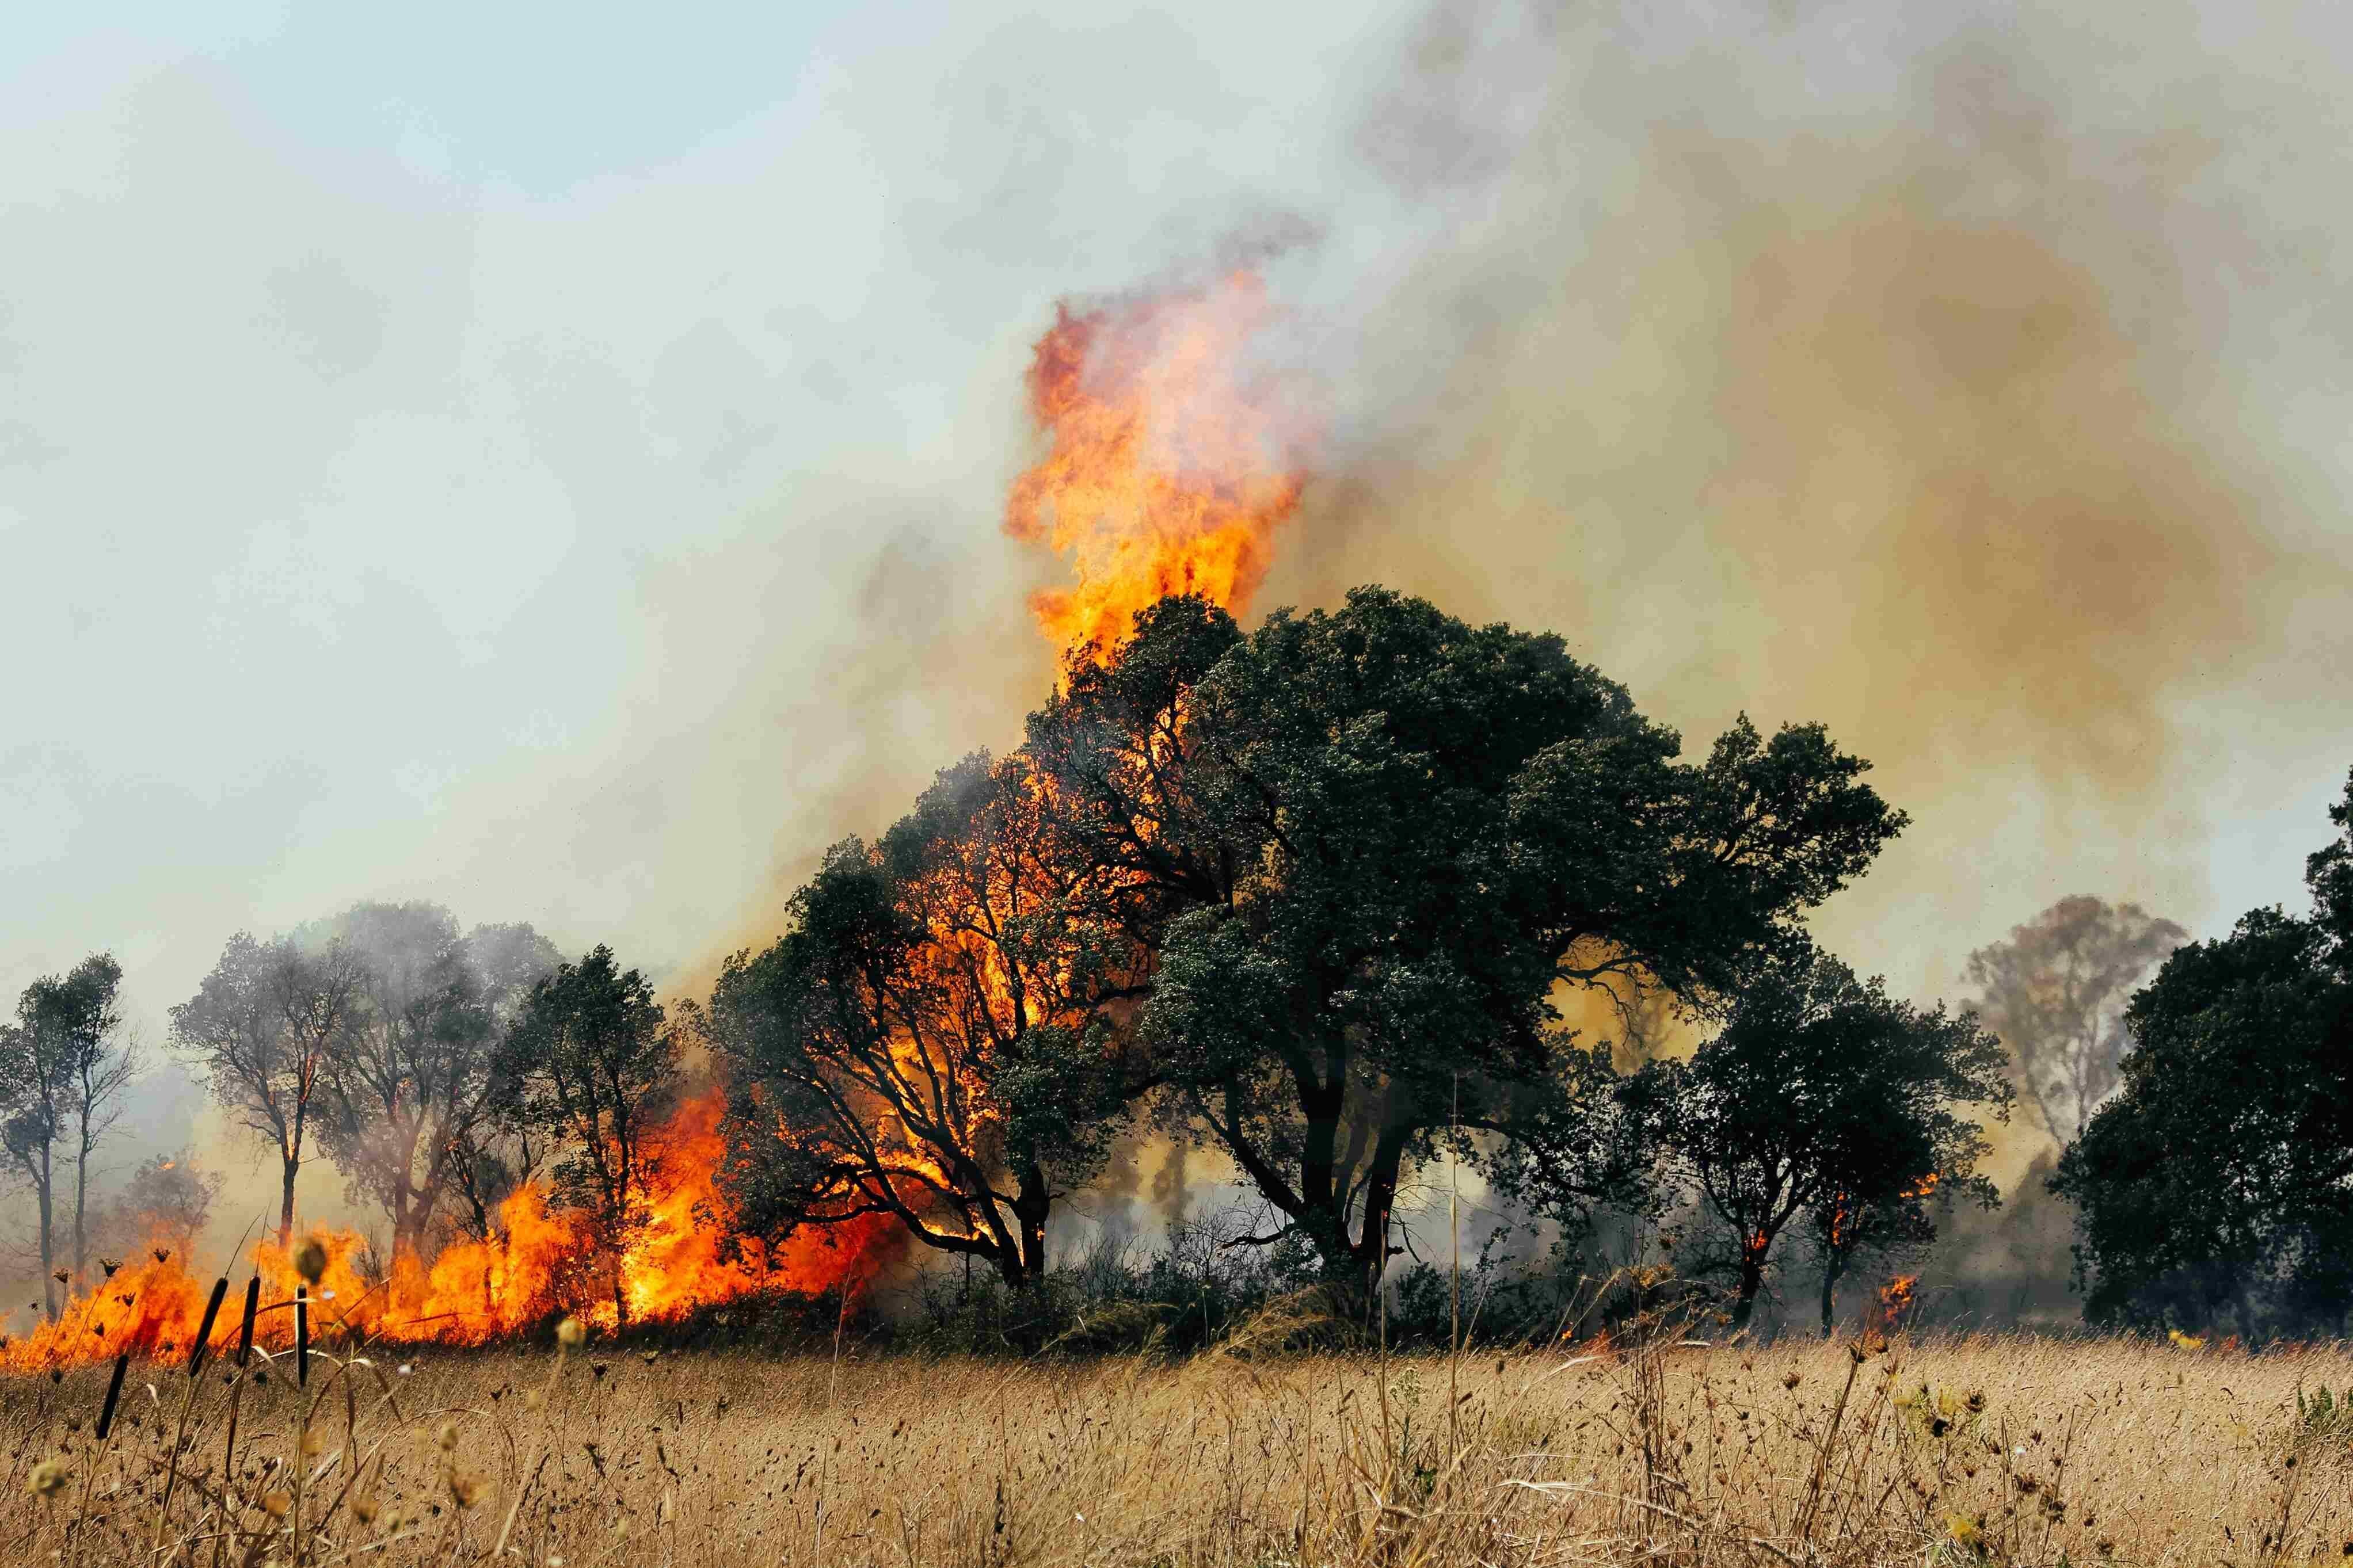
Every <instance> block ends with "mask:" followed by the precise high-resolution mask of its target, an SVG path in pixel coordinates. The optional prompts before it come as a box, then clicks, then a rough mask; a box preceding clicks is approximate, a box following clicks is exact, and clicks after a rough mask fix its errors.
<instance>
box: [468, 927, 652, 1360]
mask: <svg viewBox="0 0 2353 1568" xmlns="http://www.w3.org/2000/svg"><path fill="white" fill-rule="evenodd" d="M681 1013H682V1014H683V1015H684V1016H681V1017H680V1018H677V1019H673V1018H671V1017H670V1016H667V1015H666V1014H665V1013H664V1011H663V1009H662V1008H661V1006H660V1005H658V1004H657V1003H656V1002H655V1001H654V992H653V987H652V986H651V985H650V984H648V983H647V982H646V980H645V978H644V976H642V975H640V974H639V973H638V972H637V971H636V970H634V969H630V970H624V969H622V968H621V967H620V965H619V962H618V961H617V959H615V958H614V956H613V950H612V949H611V948H609V947H607V946H604V945H602V944H599V945H598V946H597V947H596V949H595V950H594V951H592V952H589V953H588V955H587V956H586V957H585V958H583V959H582V960H581V961H580V962H579V963H577V964H571V963H565V964H562V965H559V966H558V967H557V969H556V971H555V973H553V974H550V975H548V976H546V977H545V978H543V979H542V980H541V981H540V982H539V983H538V984H535V985H533V987H532V988H531V994H530V998H529V1000H528V1001H527V1002H526V1003H525V1004H524V1005H523V1006H522V1010H521V1012H520V1013H519V1015H518V1016H516V1018H515V1021H514V1024H513V1026H512V1027H511V1028H509V1029H508V1031H507V1034H506V1037H505V1039H504V1040H503V1041H502V1042H501V1045H500V1047H499V1051H498V1056H497V1058H496V1062H495V1066H494V1074H495V1076H494V1082H495V1084H496V1086H497V1087H496V1089H495V1093H496V1094H497V1096H498V1100H499V1107H500V1110H501V1114H502V1115H503V1116H504V1117H505V1118H506V1119H507V1120H508V1121H510V1123H511V1124H512V1125H514V1126H516V1127H519V1128H521V1129H524V1130H527V1131H533V1132H536V1133H537V1134H539V1135H540V1136H542V1137H543V1138H544V1139H546V1140H547V1141H548V1142H550V1144H551V1145H552V1146H554V1149H555V1150H556V1152H555V1154H554V1164H553V1168H552V1174H553V1177H554V1188H555V1195H556V1199H557V1201H558V1202H559V1203H560V1204H562V1205H564V1206H565V1207H568V1208H572V1209H575V1210H578V1211H580V1212H581V1213H583V1214H585V1215H586V1216H587V1218H588V1222H589V1225H590V1226H591V1228H592V1229H593V1231H594V1233H595V1235H596V1240H597V1242H598V1244H599V1245H600V1246H601V1247H602V1248H603V1250H604V1252H605V1255H606V1258H607V1263H608V1265H609V1267H610V1269H611V1279H612V1291H613V1310H614V1312H615V1314H616V1318H617V1321H618V1323H619V1325H620V1326H622V1327H624V1328H626V1327H627V1326H628V1318H629V1304H628V1295H627V1293H626V1290H625V1284H626V1281H625V1280H624V1279H623V1276H622V1270H621V1267H620V1264H621V1259H622V1258H623V1257H624V1256H625V1255H626V1254H627V1252H628V1247H629V1244H630V1242H631V1241H632V1240H633V1239H634V1237H636V1235H637V1233H638V1230H639V1229H640V1228H641V1227H642V1226H643V1224H644V1222H645V1218H646V1215H647V1212H648V1210H649V1206H650V1205H651V1203H652V1201H653V1200H654V1199H655V1198H656V1197H657V1196H659V1194H660V1193H661V1190H662V1188H661V1175H662V1172H661V1156H660V1151H659V1147H658V1142H657V1136H656V1135H657V1133H658V1131H659V1128H660V1126H661V1124H662V1119H663V1115H664V1113H665V1112H666V1111H667V1110H669V1108H670V1104H671V1102H672V1100H673V1099H674V1098H675V1095H676V1090H677V1074H678V1064H679V1056H680V1052H681V1047H682V1046H683V1044H684V1043H685V1040H686V1039H687V1037H688V1036H689V1035H690V1034H691V1033H692V1032H693V1029H694V1027H695V1025H696V1022H697V1015H696V1014H695V1012H694V1010H693V1009H692V1008H691V1006H688V1007H685V1008H682V1009H681Z"/></svg>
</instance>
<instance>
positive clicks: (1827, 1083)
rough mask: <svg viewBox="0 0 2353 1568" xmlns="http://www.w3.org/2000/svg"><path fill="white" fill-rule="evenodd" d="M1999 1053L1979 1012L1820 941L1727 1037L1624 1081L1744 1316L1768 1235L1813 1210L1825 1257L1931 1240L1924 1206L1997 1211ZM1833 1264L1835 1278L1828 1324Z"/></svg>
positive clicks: (2003, 1105)
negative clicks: (1900, 986)
mask: <svg viewBox="0 0 2353 1568" xmlns="http://www.w3.org/2000/svg"><path fill="white" fill-rule="evenodd" d="M2003 1067H2004V1058H2003V1055H2002V1051H2001V1047H2000V1042H1999V1041H1997V1040H1996V1039H1995V1038H1994V1037H1992V1036H1991V1035H1989V1034H1988V1033H1987V1032H1986V1031H1984V1030H1983V1029H1980V1028H1979V1027H1978V1025H1977V1020H1976V1018H1975V1017H1974V1016H1971V1015H1969V1014H1966V1013H1964V1014H1961V1015H1959V1016H1950V1015H1947V1013H1946V1012H1945V1010H1944V1008H1943V1007H1942V1005H1938V1006H1936V1007H1935V1008H1930V1009H1926V1010H1923V1009H1921V1008H1917V1007H1914V1006H1912V1005H1909V1004H1906V1003H1904V1002H1900V1001H1898V1000H1896V999H1895V998H1894V997H1891V996H1889V995H1888V994H1887V993H1886V989H1885V987H1884V985H1883V983H1882V982H1880V981H1879V980H1877V979H1875V978H1874V979H1872V980H1869V981H1864V980H1861V979H1858V978H1857V977H1856V976H1855V974H1854V973H1853V972H1852V970H1850V969H1848V968H1847V966H1846V965H1845V964H1843V963H1840V962H1839V961H1838V960H1836V959H1835V958H1832V957H1830V956H1829V955H1827V954H1825V953H1821V952H1817V951H1816V950H1815V949H1814V948H1813V947H1812V946H1811V945H1810V943H1805V942H1793V943H1791V944H1789V945H1788V946H1787V947H1786V948H1785V949H1784V950H1783V951H1781V952H1778V953H1776V954H1774V955H1773V956H1772V957H1770V958H1769V959H1767V960H1766V961H1765V962H1763V963H1759V964H1758V965H1757V967H1756V968H1755V969H1754V970H1753V971H1752V972H1751V973H1750V975H1749V976H1748V980H1747V984H1746V986H1745V987H1744V989H1743V990H1742V992H1741V994H1740V998H1739V1000H1738V1002H1737V1003H1736V1005H1735V1006H1734V1008H1733V1010H1732V1014H1731V1016H1730V1018H1729V1020H1728V1021H1727V1022H1726V1024H1725V1027H1724V1029H1723V1031H1722V1032H1721V1033H1719V1034H1718V1035H1717V1036H1716V1037H1715V1038H1713V1039H1712V1040H1710V1041H1708V1042H1707V1043H1706V1044H1704V1045H1703V1046H1701V1047H1700V1048H1699V1049H1698V1051H1697V1052H1696V1053H1695V1054H1694V1056H1693V1058H1691V1060H1690V1061H1688V1062H1672V1061H1670V1062H1657V1063H1653V1064H1651V1066H1650V1067H1648V1068H1645V1069H1644V1070H1643V1071H1642V1073H1641V1075H1640V1076H1638V1077H1637V1078H1635V1079H1632V1080H1630V1082H1629V1084H1628V1085H1627V1087H1626V1090H1625V1100H1626V1102H1627V1104H1628V1105H1629V1107H1630V1109H1631V1110H1632V1113H1633V1115H1634V1118H1635V1120H1636V1121H1637V1122H1638V1124H1639V1125H1640V1126H1641V1129H1642V1137H1643V1140H1644V1142H1646V1143H1647V1144H1649V1145H1650V1146H1651V1147H1653V1148H1655V1149H1656V1150H1658V1151H1659V1153H1660V1156H1661V1158H1662V1163H1663V1164H1664V1166H1665V1168H1666V1170H1667V1172H1668V1173H1669V1174H1670V1175H1671V1176H1672V1178H1674V1179H1676V1180H1679V1181H1681V1182H1683V1183H1685V1184H1688V1185H1690V1186H1691V1187H1693V1188H1694V1189H1695V1190H1696V1191H1697V1192H1698V1194H1700V1198H1701V1201H1702V1204H1703V1205H1704V1213H1706V1214H1707V1215H1710V1216H1712V1217H1713V1219H1714V1220H1715V1222H1716V1223H1717V1224H1718V1225H1719V1226H1721V1227H1722V1228H1723V1230H1724V1232H1725V1243H1726V1245H1725V1252H1726V1254H1727V1255H1728V1257H1729V1258H1730V1260H1731V1261H1730V1265H1729V1267H1730V1268H1731V1270H1732V1271H1733V1273H1734V1277H1735V1290H1736V1301H1737V1303H1738V1305H1737V1308H1736V1311H1737V1315H1738V1320H1739V1321H1743V1322H1745V1321H1746V1320H1747V1316H1748V1313H1749V1310H1750V1309H1751V1308H1752V1306H1753V1304H1754V1302H1755V1300H1756V1298H1757V1292H1758V1291H1759V1289H1761V1288H1762V1286H1763V1283H1764V1279H1765V1272H1766V1268H1767V1265H1768V1263H1769V1262H1770V1260H1771V1256H1772V1251H1773V1248H1774V1247H1775V1245H1776V1243H1777V1242H1778V1240H1779V1238H1780V1237H1781V1236H1782V1234H1783V1232H1784V1231H1785V1230H1786V1229H1787V1228H1788V1226H1789V1225H1790V1224H1791V1223H1792V1222H1793V1221H1795V1220H1797V1219H1799V1217H1800V1216H1810V1218H1811V1220H1812V1221H1813V1224H1814V1226H1815V1229H1816V1231H1817V1233H1818V1234H1817V1239H1818V1242H1819V1243H1820V1245H1821V1247H1823V1248H1824V1249H1825V1254H1826V1268H1829V1269H1831V1270H1842V1269H1843V1268H1844V1267H1845V1266H1846V1263H1847V1261H1848V1259H1849V1258H1852V1256H1853V1255H1854V1254H1855V1253H1856V1252H1857V1251H1859V1250H1862V1249H1864V1248H1868V1247H1878V1248H1886V1247H1895V1246H1904V1245H1915V1244H1918V1243H1921V1242H1925V1241H1926V1240H1927V1239H1930V1238H1933V1237H1934V1236H1935V1235H1936V1226H1935V1221H1934V1218H1933V1215H1932V1205H1936V1204H1938V1203H1940V1202H1949V1201H1950V1200H1951V1199H1952V1198H1953V1197H1955V1196H1957V1195H1966V1196H1968V1197H1971V1198H1974V1199H1975V1200H1976V1201H1978V1202H1980V1203H1985V1204H1989V1205H1990V1204H1991V1203H1993V1202H1995V1201H1996V1199H1995V1194H1994V1192H1993V1189H1992V1186H1991V1184H1990V1183H1989V1182H1988V1181H1986V1180H1985V1178H1984V1177H1982V1176H1981V1175H1979V1174H1978V1170H1977V1163H1978V1161H1979V1160H1980V1159H1982V1158H1983V1157H1984V1156H1985V1154H1986V1153H1987V1152H1989V1144H1988V1143H1987V1142H1986V1140H1985V1137H1984V1135H1983V1133H1981V1132H1980V1131H1978V1124H1977V1122H1976V1121H1975V1120H1973V1118H1972V1116H1971V1115H1970V1114H1969V1112H1972V1111H1980V1110H1982V1111H1990V1112H1991V1114H1992V1115H1993V1116H1994V1117H1996V1118H1997V1119H2000V1118H2006V1117H2007V1116H2008V1114H2009V1109H2010V1099H2011V1093H2012V1091H2011V1089H2010V1082H2009V1079H2007V1077H2006V1076H2005V1074H2004V1072H2003ZM1835 1279H1836V1275H1835V1273H1834V1272H1833V1273H1831V1274H1830V1275H1829V1276H1828V1277H1827V1278H1826V1280H1825V1284H1824V1288H1823V1293H1824V1309H1823V1310H1824V1317H1825V1323H1824V1328H1825V1331H1827V1329H1828V1328H1829V1321H1828V1319H1829V1316H1830V1305H1831V1303H1830V1292H1831V1289H1832V1287H1833V1286H1834V1284H1835Z"/></svg>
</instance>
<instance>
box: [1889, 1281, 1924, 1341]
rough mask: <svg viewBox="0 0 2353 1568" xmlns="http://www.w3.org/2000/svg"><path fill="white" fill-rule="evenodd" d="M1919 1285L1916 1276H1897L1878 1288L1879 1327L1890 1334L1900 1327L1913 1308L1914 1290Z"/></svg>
mask: <svg viewBox="0 0 2353 1568" xmlns="http://www.w3.org/2000/svg"><path fill="white" fill-rule="evenodd" d="M1919 1283H1920V1277H1919V1276H1918V1275H1917V1274H1898V1275H1897V1276H1896V1277H1895V1278H1894V1279H1890V1280H1889V1281H1888V1282H1887V1283H1886V1284H1884V1285H1883V1286H1881V1287H1880V1288H1879V1321H1880V1326H1881V1327H1882V1328H1883V1329H1886V1330H1888V1331H1891V1332H1892V1331H1894V1330H1895V1329H1897V1328H1899V1327H1901V1326H1902V1325H1903V1322H1904V1319H1905V1315H1906V1314H1908V1313H1909V1312H1910V1311H1911V1310H1912V1308H1913V1306H1914V1305H1915V1300H1914V1295H1913V1292H1914V1289H1915V1287H1917V1286H1918V1285H1919Z"/></svg>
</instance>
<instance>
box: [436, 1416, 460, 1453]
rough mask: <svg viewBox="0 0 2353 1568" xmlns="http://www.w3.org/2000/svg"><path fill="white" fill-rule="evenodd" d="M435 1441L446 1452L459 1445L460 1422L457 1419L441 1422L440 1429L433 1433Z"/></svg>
mask: <svg viewBox="0 0 2353 1568" xmlns="http://www.w3.org/2000/svg"><path fill="white" fill-rule="evenodd" d="M433 1441H434V1443H435V1445H436V1446H437V1447H439V1448H440V1450H441V1451H442V1452H443V1453H445V1454H446V1453H448V1451H449V1450H450V1449H452V1448H454V1447H457V1446H458V1424H457V1423H456V1422H455V1421H444V1422H443V1423H441V1426H440V1427H439V1429H438V1430H437V1431H436V1432H435V1433H434V1434H433Z"/></svg>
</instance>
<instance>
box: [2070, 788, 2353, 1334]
mask: <svg viewBox="0 0 2353 1568" xmlns="http://www.w3.org/2000/svg"><path fill="white" fill-rule="evenodd" d="M2329 815H2330V817H2331V819H2332V820H2333V821H2334V822H2335V823H2336V825H2337V828H2338V829H2339V835H2338V837H2337V840H2336V841H2335V842H2333V843H2331V844H2329V845H2328V846H2327V847H2324V848H2323V849H2321V850H2320V851H2318V852H2317V853H2316V854H2315V855H2313V856H2312V857H2311V858H2310V860H2309V861H2308V862H2307V863H2306V886H2307V888H2308V889H2309V891H2310V894H2311V900H2312V905H2311V912H2310V913H2309V914H2307V915H2305V916H2301V917H2299V916H2294V915H2289V914H2286V913H2284V911H2282V910H2278V909H2263V910H2251V911H2249V912H2248V913H2247V914H2246V915H2244V916H2242V918H2241V919H2240V921H2239V922H2238V924H2237V925H2236V927H2234V928H2233V929H2232V931H2231V934H2230V935H2228V936H2226V937H2222V938H2221V939H2219V940H2216V941H2213V942H2193V943H2190V944H2189V945H2188V946H2185V947H2182V948H2180V949H2179V950H2177V951H2176V952H2174V953H2173V955H2172V956H2171V957H2169V958H2168V959H2167V960H2166V962H2165V964H2164V967H2163V968H2161V969H2160V970H2158V974H2157V977H2156V978H2155V979H2154V980H2153V981H2151V982H2150V983H2149V984H2147V986H2146V987H2144V988H2143V989H2142V990H2141V991H2140V993H2139V994H2137V995H2136V996H2135V997H2134V998H2133V1001H2132V1005H2131V1007H2130V1009H2129V1011H2128V1012H2127V1014H2126V1026H2127V1028H2128V1029H2129V1030H2130V1032H2131V1036H2132V1039H2133V1042H2134V1045H2133V1049H2132V1050H2131V1051H2130V1052H2129V1053H2127V1054H2126V1057H2125V1058H2124V1062H2123V1076H2124V1086H2123V1089H2121V1090H2120V1091H2119V1092H2118V1093H2117V1095H2116V1097H2115V1098H2114V1099H2113V1100H2110V1101H2109V1102H2108V1103H2107V1104H2106V1105H2105V1106H2104V1107H2102V1108H2101V1109H2100V1110H2098V1111H2097V1112H2095V1113H2094V1115H2093V1117H2092V1119H2091V1121H2090V1122H2089V1123H2088V1124H2087V1125H2086V1126H2085V1127H2084V1132H2083V1136H2082V1137H2081V1138H2079V1139H2077V1140H2076V1141H2075V1142H2074V1143H2073V1144H2072V1145H2071V1146H2070V1147H2069V1148H2068V1149H2067V1151H2066V1152H2065V1153H2064V1155H2063V1156H2062V1158H2061V1160H2060V1163H2059V1170H2058V1173H2057V1175H2055V1176H2054V1177H2052V1190H2053V1191H2054V1192H2057V1193H2058V1194H2061V1195H2062V1196H2063V1197H2066V1198H2068V1199H2070V1200H2071V1201H2073V1203H2074V1204H2075V1205H2077V1209H2078V1220H2077V1229H2078V1242H2077V1246H2076V1258H2077V1260H2078V1265H2079V1268H2080V1269H2081V1272H2082V1274H2083V1276H2084V1284H2085V1286H2086V1297H2085V1303H2084V1311H2085V1315H2086V1316H2087V1317H2088V1318H2089V1319H2091V1321H2094V1322H2102V1323H2128V1324H2147V1325H2161V1324H2179V1325H2181V1326H2184V1327H2192V1328H2196V1327H2204V1326H2208V1325H2213V1324H2221V1323H2228V1324H2230V1325H2232V1327H2234V1328H2236V1329H2237V1330H2238V1331H2240V1332H2242V1333H2244V1334H2248V1335H2251V1336H2256V1337H2262V1336H2267V1335H2270V1334H2274V1333H2281V1332H2311V1331H2327V1332H2336V1331H2342V1329H2343V1327H2344V1325H2345V1323H2346V1321H2347V1320H2348V1313H2353V777H2348V780H2347V784H2346V789H2345V795H2344V796H2343V798H2342V799H2341V800H2340V801H2339V802H2338V804H2337V805H2335V806H2334V807H2333V808H2332V809H2331V811H2330V813H2329Z"/></svg>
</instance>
